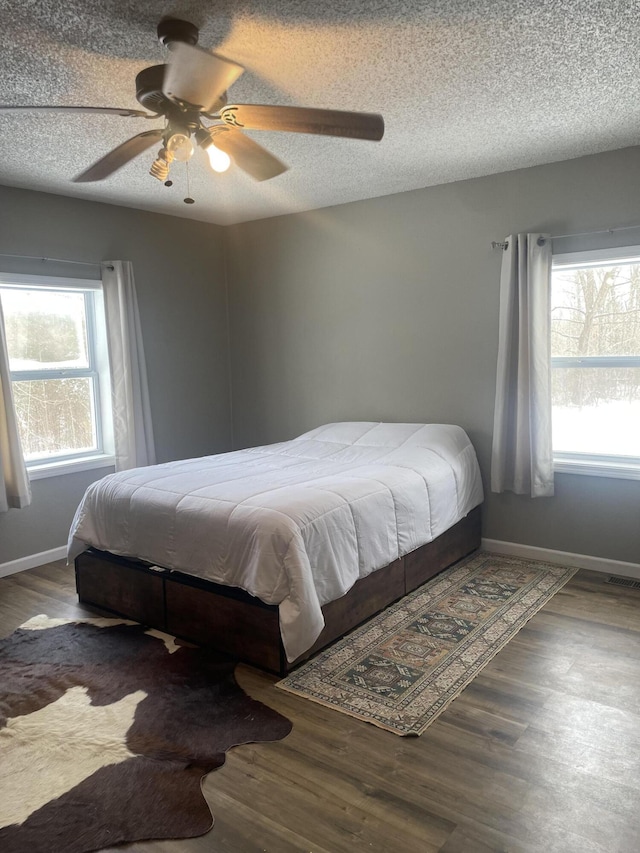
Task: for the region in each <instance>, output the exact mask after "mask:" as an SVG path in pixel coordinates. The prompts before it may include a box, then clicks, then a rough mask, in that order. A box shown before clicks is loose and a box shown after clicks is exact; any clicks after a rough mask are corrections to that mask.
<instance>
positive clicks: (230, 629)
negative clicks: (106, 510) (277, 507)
mask: <svg viewBox="0 0 640 853" xmlns="http://www.w3.org/2000/svg"><path fill="white" fill-rule="evenodd" d="M479 545H480V507H477V508H476V509H474V510H472V511H471V512H470V513H469V515H468V516H467V517H466V518H463V519H462V520H461V521H459V522H458V524H456V525H455V526H454V527H452V528H451V529H450V530H448V531H446V532H445V533H443V534H442V535H441V536H439V537H438V538H437V539H435V540H434V541H433V542H430V543H428V544H427V545H423V546H422V547H421V548H418V549H416V550H415V551H412V552H411V553H410V554H407V555H406V556H405V557H402V558H401V559H399V560H395V561H394V562H393V563H391V564H390V565H389V566H386V567H385V568H383V569H380V570H378V571H376V572H373V573H372V574H370V575H369V576H368V577H366V578H362V579H361V580H359V581H357V583H356V584H354V586H353V587H352V588H351V589H350V590H349V592H348V593H347V594H346V595H343V596H342V598H339V599H337V600H336V601H332V602H329V604H326V605H324V607H323V608H322V612H323V614H324V619H325V627H324V629H323V631H322V633H321V634H320V636H319V637H318V640H317V641H316V643H315V644H314V645H313V646H312V648H311V649H309V650H308V651H307V652H306V653H305V654H304V655H302V656H301V657H300V658H298V659H297V660H296V661H294V662H293V663H288V662H287V660H286V657H285V655H284V649H283V647H282V641H281V639H280V626H279V621H278V608H277V607H276V606H274V605H269V604H264V603H263V602H262V601H260V600H259V599H257V598H255V597H254V596H251V595H249V594H248V593H246V592H244V591H243V590H240V589H236V588H235V587H226V586H222V585H221V584H216V583H213V582H211V581H205V580H201V579H200V578H196V577H193V576H192V575H187V574H184V573H182V572H169V571H158V570H157V569H151V568H149V567H148V566H147V565H145V564H144V563H140V562H137V561H135V560H129V559H126V558H124V557H116V556H114V555H113V554H109V553H107V552H104V551H97V550H94V549H91V550H90V551H85V552H84V553H82V554H80V555H79V556H78V557H77V558H76V563H75V564H76V584H77V590H78V597H79V599H80V601H81V602H83V603H84V604H88V605H91V606H94V607H98V608H100V609H101V610H106V611H109V612H111V613H116V614H118V615H120V616H126V617H127V618H129V619H133V620H135V621H138V622H142V623H143V624H146V625H149V626H150V627H153V628H158V629H159V630H161V631H166V632H167V633H170V634H174V635H175V636H177V637H181V638H183V639H185V640H191V641H192V642H195V643H199V644H203V645H211V646H214V647H215V648H217V649H219V650H220V651H222V652H225V653H227V654H229V655H230V656H232V657H235V658H237V659H238V660H242V661H245V662H246V663H250V664H253V665H254V666H258V667H260V668H261V669H266V670H269V671H270V672H275V673H278V674H280V675H284V674H285V673H286V672H288V671H289V670H291V669H292V668H293V667H294V666H296V665H297V664H298V663H300V662H301V661H303V660H305V659H306V658H308V657H309V656H310V655H311V654H314V653H315V652H316V651H319V650H320V649H321V648H324V647H325V646H327V645H328V644H329V643H331V642H333V641H334V640H336V639H337V638H338V637H341V636H343V635H344V634H345V633H347V632H348V631H350V630H352V629H353V628H355V627H356V626H357V625H359V624H360V623H361V622H364V621H365V620H366V619H369V618H370V617H371V616H373V615H374V614H375V613H378V612H379V611H380V610H383V609H384V608H385V607H387V606H388V605H389V604H391V603H392V602H394V601H397V600H398V599H399V598H402V596H403V595H405V594H406V593H407V592H411V591H412V590H414V589H416V588H417V587H418V586H420V585H421V584H422V583H424V582H425V581H427V580H428V579H429V578H431V577H433V576H434V575H436V574H438V572H441V571H442V570H443V569H445V568H447V567H448V566H450V565H451V564H452V563H455V562H457V561H458V560H460V559H461V558H462V557H465V556H466V555H467V554H470V553H471V552H472V551H474V550H475V549H476V548H478V547H479Z"/></svg>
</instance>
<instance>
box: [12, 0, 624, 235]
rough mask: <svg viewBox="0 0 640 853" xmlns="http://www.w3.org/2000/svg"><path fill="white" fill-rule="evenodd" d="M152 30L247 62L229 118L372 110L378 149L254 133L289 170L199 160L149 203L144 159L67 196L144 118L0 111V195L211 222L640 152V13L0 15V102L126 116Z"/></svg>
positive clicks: (108, 10)
mask: <svg viewBox="0 0 640 853" xmlns="http://www.w3.org/2000/svg"><path fill="white" fill-rule="evenodd" d="M163 16H172V17H180V18H184V19H186V20H189V21H192V22H193V23H195V24H196V25H198V26H199V27H200V42H199V43H200V45H201V46H202V47H207V48H211V49H214V50H216V51H217V52H219V53H220V54H222V55H223V56H226V57H228V58H230V59H234V60H235V61H237V62H239V63H240V64H241V65H243V66H244V67H245V69H246V71H245V73H244V74H243V75H242V76H241V77H240V79H239V80H238V81H237V82H236V83H234V85H233V86H232V88H231V90H230V93H229V103H264V104H286V105H299V106H310V107H327V108H334V109H346V110H364V111H368V112H379V113H382V115H383V116H384V119H385V124H386V131H385V135H384V138H383V140H382V141H381V142H378V143H375V142H366V141H358V140H345V139H336V138H329V137H318V136H308V135H304V134H292V133H275V132H264V131H263V132H258V131H252V132H251V133H249V135H250V136H252V137H253V138H254V139H255V140H256V141H258V142H260V144H261V145H263V146H264V147H266V148H268V149H269V150H270V151H271V152H272V153H273V154H275V155H276V156H277V157H278V158H280V159H281V160H283V161H284V162H285V163H287V164H288V165H289V171H288V172H286V173H284V174H283V175H280V176H279V177H277V178H274V179H272V180H270V181H266V182H264V183H256V182H254V181H252V180H251V179H250V178H249V177H248V176H247V175H246V174H244V173H243V172H240V171H239V170H238V169H234V168H233V167H232V168H231V169H230V170H229V171H228V172H227V173H225V174H224V175H216V174H213V173H212V172H211V171H210V170H209V169H208V167H207V166H206V165H205V161H204V157H203V156H200V157H198V156H197V154H198V153H200V154H202V152H197V154H196V156H194V158H193V160H192V161H191V163H190V168H189V172H190V187H189V189H187V183H186V181H187V175H186V168H185V167H184V166H183V165H179V166H176V168H174V170H173V172H172V178H173V179H174V185H173V187H171V188H166V187H164V186H163V185H162V184H161V183H159V182H158V181H156V180H155V179H154V178H152V177H150V176H149V174H148V169H149V166H150V164H151V162H152V160H153V158H154V156H155V149H150V150H149V151H148V152H146V153H145V154H141V155H140V156H139V157H138V158H136V159H135V160H133V161H132V162H131V163H129V164H128V165H127V166H125V167H124V168H123V169H121V170H120V171H119V172H117V173H116V174H115V175H113V176H112V177H110V178H108V179H107V180H105V181H102V182H100V183H95V184H73V183H71V178H72V177H73V176H74V175H76V174H78V172H80V171H82V170H83V169H84V168H86V167H87V166H89V165H90V164H91V163H93V162H94V161H95V160H97V159H99V158H100V157H102V156H103V155H104V154H105V153H107V151H109V150H110V149H111V148H113V147H115V146H116V145H118V144H119V143H121V142H123V141H124V140H125V139H126V138H128V137H130V136H133V135H134V134H136V133H139V132H141V131H142V130H149V129H150V128H151V127H156V126H158V127H159V126H161V122H160V121H158V122H155V121H153V122H152V121H148V120H145V119H141V118H122V117H118V116H100V115H86V116H65V117H64V118H60V116H59V115H56V114H53V113H51V114H38V115H37V116H23V115H16V114H5V115H1V114H0V146H1V149H0V150H1V151H2V155H1V156H0V184H6V185H10V186H18V187H27V188H32V189H40V190H44V191H47V192H53V193H59V194H62V195H69V196H77V197H79V198H86V199H93V200H96V201H103V202H108V203H112V204H121V205H126V206H128V207H136V208H141V209H144V210H152V211H158V212H163V213H170V214H174V215H178V216H185V217H190V218H194V219H201V220H205V221H209V222H216V223H220V224H229V223H234V222H241V221H245V220H249V219H257V218H262V217H266V216H274V215H277V214H281V213H289V212H294V211H301V210H309V209H314V208H319V207H325V206H327V205H332V204H340V203H343V202H348V201H354V200H357V199H363V198H371V197H374V196H381V195H387V194H389V193H395V192H401V191H404V190H411V189H416V188H419V187H426V186H431V185H434V184H439V183H445V182H448V181H454V180H459V179H463V178H470V177H476V176H480V175H487V174H491V173H495V172H501V171H506V170H510V169H515V168H520V167H524V166H531V165H535V164H539V163H548V162H552V161H556V160H564V159H568V158H571V157H577V156H580V155H583V154H589V153H595V152H598V151H604V150H610V149H614V148H623V147H626V146H629V145H636V144H638V142H639V141H640V67H639V66H640V60H639V58H638V57H639V56H640V0H605V2H594V0H573V1H572V0H564V2H560V0H536V2H533V0H451V1H450V2H445V0H442V2H438V0H377V1H376V2H368V3H367V2H362V0H361V2H357V3H356V2H350V1H349V0H324V2H320V3H319V2H318V0H280V1H279V2H277V3H276V2H271V0H258V2H242V0H238V2H233V0H220V2H208V3H205V2H175V3H171V2H148V0H140V1H139V2H135V0H66V2H64V0H62V2H60V0H20V2H16V1H15V0H0V31H1V32H2V36H3V39H2V41H3V44H2V49H1V50H0V103H5V104H61V105H63V104H86V105H92V106H116V107H130V108H140V105H139V104H138V103H137V101H136V100H135V91H134V77H135V75H136V73H137V72H138V71H140V70H141V69H142V68H145V67H146V66H148V65H154V64H158V63H161V62H164V61H166V50H165V48H162V47H161V46H160V45H159V44H158V42H157V39H156V26H157V23H158V21H159V20H160V18H161V17H163ZM187 195H190V196H192V197H193V198H194V199H195V201H196V203H195V204H193V205H186V204H184V203H183V198H184V197H185V196H187Z"/></svg>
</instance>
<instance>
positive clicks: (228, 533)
mask: <svg viewBox="0 0 640 853" xmlns="http://www.w3.org/2000/svg"><path fill="white" fill-rule="evenodd" d="M482 498H483V493H482V483H481V479H480V471H479V468H478V463H477V460H476V454H475V451H474V449H473V447H472V445H471V443H470V441H469V438H468V436H467V435H466V433H465V432H464V430H462V429H461V428H460V427H458V426H449V425H443V424H389V423H338V424H329V425H327V426H322V427H319V428H318V429H314V430H312V431H311V432H308V433H305V434H304V435H301V436H300V437H299V438H296V439H294V440H292V441H285V442H282V443H281V444H270V445H267V446H265V447H254V448H250V449H248V450H240V451H236V452H233V453H223V454H221V455H218V456H206V457H203V458H201V459H186V460H183V461H179V462H169V463H166V464H163V465H154V466H152V467H148V468H135V469H133V470H130V471H123V472H121V473H118V474H111V475H109V476H107V477H104V478H103V479H102V480H99V481H97V482H96V483H93V484H92V485H91V486H89V488H88V489H87V492H86V494H85V496H84V498H83V500H82V503H81V504H80V506H79V507H78V511H77V513H76V517H75V519H74V521H73V525H72V527H71V532H70V535H69V558H70V559H73V558H74V557H75V556H77V555H78V554H79V553H81V552H82V551H83V550H85V549H86V548H87V547H89V546H93V547H95V548H99V549H101V550H104V551H110V552H111V553H113V554H120V555H126V556H129V557H134V558H138V559H141V560H146V561H149V562H151V563H157V564H158V565H160V566H163V567H165V568H168V569H179V570H180V571H183V572H187V573H189V574H193V575H197V576H199V577H203V578H208V579H210V580H212V581H216V582H217V583H221V584H227V585H231V586H237V587H241V588H243V589H245V590H246V591H247V592H249V593H251V594H252V595H256V596H258V597H259V598H261V599H262V600H263V601H264V602H266V603H267V604H277V605H278V606H279V615H280V626H281V633H282V640H283V644H284V647H285V652H286V654H287V658H288V659H289V660H290V661H292V660H295V658H297V657H298V656H299V655H300V654H302V653H303V652H304V651H306V649H308V648H309V647H310V646H311V645H313V643H314V642H315V640H316V639H317V637H318V635H319V633H320V631H321V630H322V627H323V625H324V621H323V617H322V612H321V610H320V608H321V605H323V604H325V603H326V602H328V601H332V600H334V599H336V598H339V597H340V596H342V595H344V593H345V592H347V590H349V589H350V588H351V587H352V586H353V584H354V583H355V582H356V581H357V580H358V579H359V578H362V577H365V576H366V575H368V574H370V573H371V572H372V571H374V570H375V569H379V568H382V567H383V566H386V565H387V564H389V563H391V562H392V561H393V560H395V559H397V558H398V557H401V556H403V555H404V554H407V553H408V552H409V551H412V550H413V549H414V548H417V547H418V546H420V545H424V544H425V543H426V542H430V541H431V540H432V539H434V538H435V537H436V536H439V535H440V534H441V533H442V532H444V531H445V530H447V529H448V528H449V527H451V526H452V525H454V524H455V523H456V522H457V521H459V520H460V519H461V518H463V517H464V516H465V515H467V513H468V512H469V511H470V510H471V509H473V507H475V506H477V505H478V504H479V503H481V501H482Z"/></svg>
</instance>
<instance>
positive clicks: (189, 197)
mask: <svg viewBox="0 0 640 853" xmlns="http://www.w3.org/2000/svg"><path fill="white" fill-rule="evenodd" d="M185 166H186V167H187V197H186V198H185V199H183V201H184V203H185V204H195V203H196V202H195V199H193V198H191V176H190V174H189V161H188V160H187V162H186V163H185Z"/></svg>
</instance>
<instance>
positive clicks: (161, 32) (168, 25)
mask: <svg viewBox="0 0 640 853" xmlns="http://www.w3.org/2000/svg"><path fill="white" fill-rule="evenodd" d="M157 32H158V41H159V42H160V44H163V45H165V46H166V47H171V45H172V43H173V42H175V41H183V42H185V43H186V44H197V43H198V35H199V30H198V28H197V27H196V26H195V24H190V23H189V21H181V20H180V19H179V18H163V19H162V20H161V21H160V23H159V24H158V30H157Z"/></svg>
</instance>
